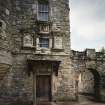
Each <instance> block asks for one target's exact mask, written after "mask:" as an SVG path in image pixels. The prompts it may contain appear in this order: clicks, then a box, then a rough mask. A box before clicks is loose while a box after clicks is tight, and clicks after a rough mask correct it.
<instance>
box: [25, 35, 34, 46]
mask: <svg viewBox="0 0 105 105" xmlns="http://www.w3.org/2000/svg"><path fill="white" fill-rule="evenodd" d="M23 46H24V47H32V46H33V37H32V36H31V35H30V34H24V37H23Z"/></svg>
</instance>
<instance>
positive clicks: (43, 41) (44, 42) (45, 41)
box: [39, 38, 49, 48]
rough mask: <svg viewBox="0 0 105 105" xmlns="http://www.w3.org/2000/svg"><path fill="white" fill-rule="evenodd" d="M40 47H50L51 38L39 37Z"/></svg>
mask: <svg viewBox="0 0 105 105" xmlns="http://www.w3.org/2000/svg"><path fill="white" fill-rule="evenodd" d="M39 47H41V48H49V38H39Z"/></svg>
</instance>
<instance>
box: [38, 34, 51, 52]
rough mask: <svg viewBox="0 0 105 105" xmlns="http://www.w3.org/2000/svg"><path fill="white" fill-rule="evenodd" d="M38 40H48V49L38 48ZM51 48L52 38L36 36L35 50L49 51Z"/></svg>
mask: <svg viewBox="0 0 105 105" xmlns="http://www.w3.org/2000/svg"><path fill="white" fill-rule="evenodd" d="M39 38H49V48H44V47H40V46H39ZM51 48H52V38H51V37H50V36H44V35H42V36H38V37H37V38H36V50H50V49H51Z"/></svg>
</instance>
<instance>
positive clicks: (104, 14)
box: [70, 0, 105, 51]
mask: <svg viewBox="0 0 105 105" xmlns="http://www.w3.org/2000/svg"><path fill="white" fill-rule="evenodd" d="M70 27H71V28H70V31H71V48H72V49H74V50H79V51H80V50H84V49H86V48H96V50H99V49H101V48H102V47H103V46H105V0H70Z"/></svg>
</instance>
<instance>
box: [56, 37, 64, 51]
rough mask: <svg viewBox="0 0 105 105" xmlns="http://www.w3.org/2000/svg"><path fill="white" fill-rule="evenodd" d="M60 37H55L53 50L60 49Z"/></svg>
mask: <svg viewBox="0 0 105 105" xmlns="http://www.w3.org/2000/svg"><path fill="white" fill-rule="evenodd" d="M62 48H63V46H62V37H61V36H55V37H54V49H62Z"/></svg>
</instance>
